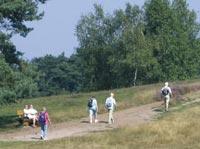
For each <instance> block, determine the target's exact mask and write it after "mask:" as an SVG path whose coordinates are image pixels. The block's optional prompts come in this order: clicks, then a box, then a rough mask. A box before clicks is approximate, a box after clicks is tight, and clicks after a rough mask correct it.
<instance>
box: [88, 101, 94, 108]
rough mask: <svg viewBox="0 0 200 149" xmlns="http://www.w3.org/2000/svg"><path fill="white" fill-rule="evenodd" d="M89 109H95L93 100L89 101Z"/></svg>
mask: <svg viewBox="0 0 200 149" xmlns="http://www.w3.org/2000/svg"><path fill="white" fill-rule="evenodd" d="M88 107H89V108H91V107H93V99H89V100H88Z"/></svg>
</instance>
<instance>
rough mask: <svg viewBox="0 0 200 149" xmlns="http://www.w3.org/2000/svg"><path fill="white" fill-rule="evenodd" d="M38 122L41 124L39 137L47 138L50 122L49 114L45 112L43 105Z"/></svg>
mask: <svg viewBox="0 0 200 149" xmlns="http://www.w3.org/2000/svg"><path fill="white" fill-rule="evenodd" d="M39 123H40V126H41V137H40V139H42V140H47V132H48V125H50V124H51V120H50V117H49V114H48V113H47V111H46V108H45V107H43V108H42V111H41V112H40V114H39Z"/></svg>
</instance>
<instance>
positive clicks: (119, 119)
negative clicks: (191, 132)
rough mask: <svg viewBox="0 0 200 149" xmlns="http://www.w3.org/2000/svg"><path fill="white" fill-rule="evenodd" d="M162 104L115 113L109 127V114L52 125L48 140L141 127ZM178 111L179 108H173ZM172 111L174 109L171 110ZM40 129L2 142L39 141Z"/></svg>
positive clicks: (4, 136)
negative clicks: (127, 127) (92, 119)
mask: <svg viewBox="0 0 200 149" xmlns="http://www.w3.org/2000/svg"><path fill="white" fill-rule="evenodd" d="M194 102H200V99H197V100H194V101H191V102H187V103H185V104H183V106H185V105H188V104H192V103H194ZM161 104H162V102H155V103H152V104H148V105H143V106H140V107H134V108H130V109H126V110H121V111H115V112H114V118H115V123H114V124H111V125H109V124H108V123H107V116H108V115H107V113H106V114H101V115H99V116H98V120H99V122H98V123H96V124H90V123H88V118H82V119H80V120H74V121H70V122H64V123H60V124H52V125H50V126H49V129H48V131H49V132H48V140H52V139H58V138H63V137H71V136H80V135H84V134H88V133H91V132H101V131H105V130H111V129H114V128H120V127H126V126H129V125H132V126H133V125H139V124H142V123H145V122H147V121H150V120H152V119H153V118H154V117H155V116H156V115H158V114H159V113H160V112H161V111H159V109H161V108H160V107H161ZM173 109H177V107H175V108H173ZM171 110H172V109H171ZM39 140H40V127H38V128H32V127H28V126H27V127H24V128H23V129H21V130H20V131H18V132H15V133H0V141H39Z"/></svg>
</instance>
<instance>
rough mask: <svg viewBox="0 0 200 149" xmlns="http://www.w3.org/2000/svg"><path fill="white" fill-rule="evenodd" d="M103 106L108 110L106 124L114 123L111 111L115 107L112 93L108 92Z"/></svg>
mask: <svg viewBox="0 0 200 149" xmlns="http://www.w3.org/2000/svg"><path fill="white" fill-rule="evenodd" d="M105 108H106V109H107V110H108V124H113V123H114V117H113V112H114V109H115V108H116V100H115V98H114V93H110V97H108V98H107V99H106V102H105Z"/></svg>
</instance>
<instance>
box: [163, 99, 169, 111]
mask: <svg viewBox="0 0 200 149" xmlns="http://www.w3.org/2000/svg"><path fill="white" fill-rule="evenodd" d="M169 100H170V99H169V96H166V97H165V98H164V103H165V111H168V110H169Z"/></svg>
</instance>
